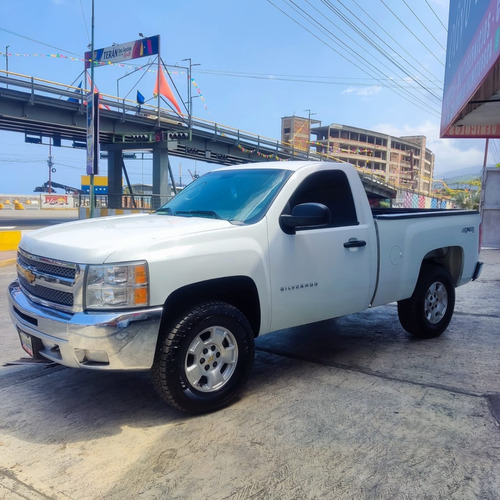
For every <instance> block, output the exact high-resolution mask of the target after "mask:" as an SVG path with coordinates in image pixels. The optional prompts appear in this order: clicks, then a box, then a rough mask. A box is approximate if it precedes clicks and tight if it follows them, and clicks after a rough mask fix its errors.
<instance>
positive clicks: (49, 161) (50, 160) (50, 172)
mask: <svg viewBox="0 0 500 500" xmlns="http://www.w3.org/2000/svg"><path fill="white" fill-rule="evenodd" d="M47 165H48V166H49V194H52V166H53V165H54V162H53V161H52V137H51V138H50V139H49V159H48V160H47Z"/></svg>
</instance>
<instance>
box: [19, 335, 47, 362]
mask: <svg viewBox="0 0 500 500" xmlns="http://www.w3.org/2000/svg"><path fill="white" fill-rule="evenodd" d="M18 333H19V340H20V341H21V347H22V348H23V349H24V351H25V352H27V353H28V354H29V355H30V356H31V357H32V358H41V356H40V351H41V350H42V349H43V344H42V341H41V340H40V339H39V338H37V337H33V336H32V335H29V334H28V333H26V332H23V331H22V330H18Z"/></svg>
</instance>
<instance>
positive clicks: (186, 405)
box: [151, 301, 254, 414]
mask: <svg viewBox="0 0 500 500" xmlns="http://www.w3.org/2000/svg"><path fill="white" fill-rule="evenodd" d="M162 333H163V335H162V337H161V338H160V341H159V346H158V352H157V355H156V358H155V362H154V364H153V367H152V369H151V373H152V378H153V383H154V385H155V388H156V390H157V392H158V393H159V395H160V396H161V397H162V398H163V399H164V400H165V401H166V402H167V403H169V404H171V405H173V406H175V407H176V408H178V409H179V410H181V411H184V412H186V413H191V414H201V413H208V412H211V411H214V410H217V409H219V408H222V407H224V406H227V405H228V404H230V403H231V402H233V401H234V400H235V399H236V397H237V396H238V394H239V392H240V390H241V389H242V387H243V385H244V384H245V382H246V381H247V379H248V375H249V373H250V369H251V367H252V364H253V359H254V336H253V332H252V329H251V327H250V324H249V323H248V321H247V319H246V317H245V316H244V315H243V314H242V313H241V312H240V311H239V310H238V309H236V308H235V307H233V306H231V305H229V304H227V303H225V302H218V301H213V302H205V303H202V304H200V305H198V306H196V307H193V308H192V309H190V310H188V311H187V312H186V313H185V314H183V315H182V317H181V318H180V319H179V320H177V321H176V322H175V324H174V325H173V326H172V327H171V328H169V329H168V331H166V332H162Z"/></svg>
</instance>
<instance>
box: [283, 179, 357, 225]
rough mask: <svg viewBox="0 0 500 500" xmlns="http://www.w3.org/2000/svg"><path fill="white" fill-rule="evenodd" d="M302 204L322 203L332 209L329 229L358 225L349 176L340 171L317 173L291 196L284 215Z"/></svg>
mask: <svg viewBox="0 0 500 500" xmlns="http://www.w3.org/2000/svg"><path fill="white" fill-rule="evenodd" d="M301 203H321V204H323V205H325V206H327V207H328V208H329V209H330V212H331V216H332V219H331V220H332V222H331V224H330V226H329V227H342V226H354V225H358V224H359V222H358V219H357V216H356V209H355V207H354V200H353V198H352V192H351V187H350V185H349V181H348V180H347V176H346V175H345V173H344V172H342V171H340V170H328V171H326V170H325V171H322V172H315V173H313V174H311V175H310V176H309V177H307V179H305V180H304V181H303V182H302V184H301V185H300V186H299V187H298V188H297V190H296V191H295V192H294V193H293V195H292V196H291V198H290V200H289V203H288V204H287V206H286V208H285V211H284V213H291V211H292V209H293V207H294V206H296V205H299V204H301Z"/></svg>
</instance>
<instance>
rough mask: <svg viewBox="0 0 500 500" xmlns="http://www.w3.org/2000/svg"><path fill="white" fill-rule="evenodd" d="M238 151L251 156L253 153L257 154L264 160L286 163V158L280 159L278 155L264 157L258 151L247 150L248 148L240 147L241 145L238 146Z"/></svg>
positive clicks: (264, 155)
mask: <svg viewBox="0 0 500 500" xmlns="http://www.w3.org/2000/svg"><path fill="white" fill-rule="evenodd" d="M237 147H238V149H239V150H240V151H241V152H242V153H248V154H253V153H257V156H260V157H261V158H265V159H266V160H272V159H274V160H278V161H288V159H287V158H280V157H279V156H278V155H275V154H269V155H266V154H264V153H261V152H260V151H257V150H256V149H248V148H245V147H244V146H242V145H241V144H238V146H237Z"/></svg>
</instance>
